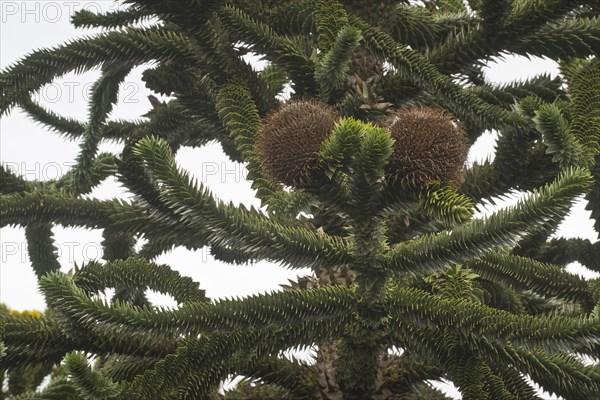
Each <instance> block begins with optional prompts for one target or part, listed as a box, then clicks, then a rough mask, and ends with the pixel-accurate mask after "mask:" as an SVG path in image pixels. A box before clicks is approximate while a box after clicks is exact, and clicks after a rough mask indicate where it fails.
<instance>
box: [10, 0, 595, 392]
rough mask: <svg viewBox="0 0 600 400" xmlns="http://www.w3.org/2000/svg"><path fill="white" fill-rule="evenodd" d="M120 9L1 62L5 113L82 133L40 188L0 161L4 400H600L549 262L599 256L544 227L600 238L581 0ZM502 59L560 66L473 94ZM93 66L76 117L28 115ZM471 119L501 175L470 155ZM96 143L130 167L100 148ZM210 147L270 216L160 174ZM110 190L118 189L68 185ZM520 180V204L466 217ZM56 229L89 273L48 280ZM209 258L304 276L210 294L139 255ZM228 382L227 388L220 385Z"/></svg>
mask: <svg viewBox="0 0 600 400" xmlns="http://www.w3.org/2000/svg"><path fill="white" fill-rule="evenodd" d="M125 3H126V4H127V5H128V7H127V8H124V9H121V10H120V11H115V12H109V13H106V14H95V13H92V12H90V11H81V12H78V13H76V14H75V15H74V17H73V23H74V24H75V25H76V26H80V27H103V28H105V30H104V31H103V32H102V33H100V34H98V35H97V36H94V37H86V38H82V39H77V40H74V41H72V42H69V43H67V44H65V45H62V46H58V47H55V48H52V49H44V50H39V51H35V52H33V53H31V54H30V55H29V56H26V57H25V58H23V59H22V60H20V61H18V62H16V63H15V64H14V65H12V66H10V67H8V68H6V69H5V70H4V71H2V72H1V73H0V88H1V91H2V97H1V98H0V114H2V115H4V114H6V113H8V112H10V111H11V110H12V109H13V108H14V107H19V108H20V109H22V110H23V111H24V112H25V113H27V114H28V115H29V116H30V117H31V118H32V119H33V120H34V121H36V122H38V123H41V124H43V125H45V126H47V127H48V129H49V130H52V131H54V132H56V133H58V134H60V135H64V136H66V137H67V138H71V139H77V140H80V153H79V155H78V156H77V159H76V163H75V165H74V167H73V168H72V169H71V170H70V171H68V172H67V173H66V174H65V175H64V176H63V177H61V178H59V179H56V180H50V181H43V182H42V181H28V180H26V179H24V178H23V177H21V176H18V175H17V174H16V173H14V171H11V170H9V169H8V168H7V167H5V166H3V167H2V169H0V225H1V226H11V225H17V226H21V227H23V228H25V234H26V238H27V242H28V250H29V257H30V261H31V264H32V267H33V269H34V271H35V273H36V275H37V277H38V279H39V285H40V290H41V291H42V293H43V294H44V296H45V298H46V302H47V306H48V309H47V310H46V311H45V312H44V313H30V312H23V313H19V312H15V311H10V310H8V309H7V308H6V307H2V308H0V374H1V375H0V376H1V377H2V383H3V386H2V389H1V390H0V398H5V399H12V400H18V399H48V400H53V399H90V400H91V399H128V400H129V399H134V400H137V399H139V400H142V399H144V400H146V399H172V400H175V399H239V398H244V399H311V398H314V399H342V398H343V399H378V400H379V399H381V400H383V399H404V400H417V399H428V400H430V399H438V398H439V399H445V398H447V397H445V396H444V395H443V394H441V393H440V392H439V391H437V390H436V389H434V388H432V387H431V386H430V381H431V380H439V379H442V378H443V379H448V380H450V381H452V382H453V383H454V384H455V385H456V386H457V387H458V389H459V390H460V392H461V393H462V396H463V398H464V399H473V400H484V399H519V400H520V399H541V397H540V395H539V394H536V390H535V389H534V387H533V386H532V384H531V381H530V380H532V381H533V382H535V383H537V384H539V385H540V386H541V387H542V388H543V389H544V390H546V391H548V392H551V393H556V394H558V395H560V396H562V397H563V398H565V399H569V400H571V399H577V400H579V399H596V398H600V367H599V365H598V359H599V358H600V319H599V318H600V316H599V314H598V313H599V312H600V308H599V307H600V306H599V304H598V302H599V301H600V281H599V280H598V279H585V278H583V277H581V276H578V275H575V274H572V273H570V272H568V270H567V269H566V268H565V267H566V266H567V264H569V263H571V262H573V261H579V262H581V263H582V264H583V265H584V266H586V267H588V268H589V269H591V270H593V271H596V272H598V271H600V262H599V261H598V260H600V244H599V243H598V242H591V241H589V240H583V239H579V238H556V237H553V234H554V232H555V231H556V229H557V227H558V226H559V224H560V223H561V222H562V221H563V220H564V219H565V217H566V216H567V215H568V214H569V211H570V210H571V209H572V206H573V204H574V202H575V201H577V200H578V199H581V198H582V197H584V198H585V201H587V208H588V209H589V210H591V212H592V219H594V222H595V227H596V230H598V229H599V227H600V166H599V164H598V163H597V161H598V160H599V159H600V155H599V150H600V143H599V140H600V64H599V62H598V60H597V58H596V57H597V55H598V51H599V47H598V45H599V43H600V39H599V37H600V32H599V30H598V27H599V26H600V24H598V20H599V18H600V8H599V7H598V6H597V2H596V1H591V0H589V1H586V0H577V1H571V0H568V1H567V0H514V1H510V0H504V1H491V0H473V1H468V2H467V3H468V7H467V6H466V5H465V4H466V3H465V2H463V1H458V0H429V1H425V2H423V4H422V5H415V4H411V3H413V2H408V1H400V0H398V1H392V0H381V1H376V2H367V1H363V2H361V1H350V0H343V1H325V0H292V1H288V2H275V1H271V0H261V1H247V0H233V1H228V2H221V1H207V0H193V1H192V0H190V1H185V2H184V1H178V2H175V1H156V0H127V1H125ZM142 21H144V22H146V23H147V24H146V25H145V27H140V26H139V24H138V23H139V22H142ZM248 52H254V53H256V54H257V55H259V56H261V57H262V58H263V59H264V60H266V62H267V65H266V66H265V67H264V69H262V70H260V71H257V70H255V69H254V68H253V67H252V65H250V64H249V63H248V62H247V60H246V59H245V58H244V55H245V54H246V53H248ZM503 54H523V55H543V56H547V57H549V58H552V59H555V60H557V61H559V62H560V75H559V76H556V77H554V78H552V77H550V76H548V75H540V76H537V77H534V78H531V79H529V80H526V81H516V82H513V83H508V84H506V85H502V86H497V85H493V84H490V83H488V82H486V79H485V77H484V75H483V73H482V67H483V66H484V65H485V64H486V62H487V61H489V60H490V59H491V58H492V57H496V56H499V55H503ZM149 61H153V62H155V65H153V67H152V68H149V69H147V70H146V71H145V72H144V74H143V80H144V82H145V83H146V86H147V87H148V88H149V89H150V90H152V91H154V92H155V93H156V94H157V95H165V96H170V100H168V101H167V102H160V101H158V102H155V104H154V108H153V109H152V110H151V111H149V112H148V113H147V114H146V115H145V116H144V119H140V120H131V121H113V120H110V118H109V115H110V113H111V111H112V109H113V107H114V105H115V103H116V101H117V98H118V92H119V88H120V84H121V82H122V81H123V79H125V77H126V76H127V75H128V73H129V71H131V69H132V68H134V67H136V66H138V65H140V64H143V63H146V62H149ZM94 68H100V69H101V71H102V75H101V77H100V79H99V80H98V81H97V82H96V84H95V85H94V86H93V88H92V91H91V98H90V100H91V101H90V104H89V118H88V121H85V122H82V121H77V120H74V119H71V118H70V117H69V116H61V115H57V114H56V113H54V112H53V111H51V110H47V109H45V108H44V107H42V106H41V105H40V104H37V103H36V102H35V101H33V100H32V99H31V95H32V93H33V92H34V91H36V90H38V89H39V88H41V87H42V86H43V85H45V84H48V83H50V82H52V81H53V80H54V79H56V78H59V77H61V76H62V75H64V74H66V73H69V72H72V71H75V72H84V71H88V70H91V69H94ZM286 87H290V88H291V89H292V94H291V96H290V97H291V98H289V99H288V98H287V97H286V95H285V94H284V88H286ZM298 105H305V106H306V105H310V107H305V108H302V106H300V107H299V108H298V107H297V106H298ZM286 107H287V108H286ZM290 107H291V108H290ZM294 107H296V108H298V110H300V111H299V112H296V111H298V110H296V111H295V113H294V115H293V118H288V119H285V118H279V119H278V120H277V124H275V123H274V121H275V119H276V116H277V115H279V117H281V115H282V110H289V109H294ZM303 110H304V111H303ZM306 110H309V111H306ZM310 110H317V111H319V110H321V111H320V112H310ZM407 110H408V111H407ZM410 110H413V111H414V110H421V111H422V110H428V111H427V112H424V111H423V112H420V113H421V114H422V115H421V114H419V115H421V117H422V118H421V117H420V118H417V119H415V118H413V119H411V120H410V121H409V118H408V115H409V114H410V113H411V112H412V111H410ZM278 112H279V113H280V114H277V113H278ZM308 112H310V115H306V114H307V113H308ZM323 115H326V116H327V118H325V119H324V118H322V116H323ZM434 117H435V118H437V125H436V124H435V121H434V120H433V119H435V118H434ZM390 121H393V124H394V127H393V129H392V127H391V126H390ZM440 121H441V122H440ZM275 125H276V126H275ZM434 125H435V126H434ZM323 127H325V128H323ZM388 129H389V130H388ZM487 129H494V130H496V131H497V132H498V139H497V143H496V154H495V158H494V160H493V161H485V162H483V163H480V164H473V165H470V166H469V165H465V163H464V161H465V156H466V150H467V147H468V146H470V145H472V144H473V143H474V142H475V140H476V139H477V138H478V137H479V136H480V135H481V134H482V133H483V132H484V131H485V130H487ZM315 131H318V132H317V133H318V134H315ZM399 132H400V133H401V134H399ZM269 135H270V136H269ZM432 138H433V139H432ZM467 138H468V141H469V142H468V143H467V142H466V141H467ZM105 139H109V140H118V141H119V143H122V144H123V149H122V151H121V152H120V153H119V154H118V155H113V154H108V153H98V145H99V143H100V142H101V141H102V140H105ZM434 139H435V140H434ZM428 140H429V141H431V140H434V142H435V146H437V147H435V146H432V145H429V144H428V143H429V142H428ZM210 141H218V142H220V143H221V144H222V147H223V150H224V151H225V153H226V154H227V155H228V156H229V157H230V158H231V160H232V162H243V163H245V165H246V167H247V169H248V179H249V180H250V181H251V182H252V187H253V189H255V190H256V195H257V197H258V198H259V199H260V201H261V204H262V206H263V208H262V209H255V208H245V207H242V206H235V205H233V204H226V203H223V202H222V201H220V200H219V199H217V198H215V196H213V195H212V193H211V192H210V190H209V188H207V187H205V186H204V185H203V184H202V183H200V182H198V181H197V180H196V179H194V178H193V177H192V176H191V175H190V174H189V173H187V172H186V171H184V170H183V169H181V168H180V167H179V166H178V165H177V163H176V161H175V155H176V153H177V151H178V150H179V149H181V148H182V147H186V146H187V147H200V146H203V145H205V144H206V143H208V142H210ZM273 143H275V144H277V145H278V146H279V147H277V149H275V148H274V145H273ZM300 144H301V145H300ZM307 144H308V145H307ZM453 146H454V147H453ZM268 150H270V152H269V151H268ZM409 150H410V151H409ZM407 154H408V155H407ZM267 155H268V157H269V158H268V159H267ZM289 159H292V160H294V166H293V168H290V167H289V163H288V164H286V163H287V162H288V161H287V160H289ZM305 162H306V165H305V164H304V163H305ZM266 166H267V167H268V168H266ZM407 166H408V167H410V168H409V169H407V168H408V167H407ZM403 168H404V169H403ZM273 171H276V172H277V173H273ZM290 171H291V172H290ZM296 172H297V174H296V175H298V174H300V175H302V174H304V175H302V176H301V177H302V179H300V180H294V179H292V178H294V177H295V176H296V175H294V173H296ZM288 173H291V175H294V176H292V177H291V178H289V179H288V175H287V174H288ZM108 177H116V179H117V180H118V181H119V182H120V183H122V184H123V185H124V186H125V187H126V188H127V189H128V190H129V191H130V192H131V193H132V195H133V198H132V199H131V200H129V201H121V200H104V201H100V200H95V199H92V198H90V197H89V196H83V195H85V194H89V193H90V192H91V190H92V189H94V188H95V187H97V186H98V185H99V184H100V183H101V182H103V181H104V180H105V179H106V178H108ZM415 177H417V178H418V179H417V178H415ZM403 182H404V184H403ZM284 184H287V185H289V186H288V187H285V186H283V185H284ZM514 191H521V192H527V193H526V194H525V196H524V197H523V198H522V199H521V200H520V201H519V202H518V203H517V204H516V205H514V206H512V207H508V208H504V209H500V210H497V211H496V212H494V213H493V214H491V215H489V216H487V217H477V218H476V217H474V216H475V211H476V210H478V209H479V208H480V207H481V206H482V205H484V204H485V202H492V203H493V202H494V201H495V200H496V199H498V198H499V197H503V196H507V195H509V194H511V193H513V192H514ZM57 224H59V225H62V226H67V227H83V228H92V229H100V230H102V232H103V241H102V243H101V244H102V248H103V254H102V259H103V260H95V261H89V262H87V263H85V264H84V265H75V266H73V268H72V269H71V271H70V272H69V273H67V274H65V273H63V272H60V263H59V258H58V255H57V254H56V253H57V252H56V246H55V244H54V238H53V228H54V227H55V226H56V225H57ZM139 238H144V239H146V243H145V244H144V245H143V246H142V247H141V248H140V249H137V250H136V248H135V246H134V244H135V241H136V239H139ZM205 246H206V247H207V248H209V249H210V252H211V254H212V255H213V256H214V257H215V258H216V259H218V260H221V261H226V262H230V263H238V264H243V263H252V262H256V261H259V260H270V261H274V262H278V263H280V264H281V265H282V266H285V267H289V268H295V269H300V268H304V267H308V268H310V269H311V270H312V274H311V275H308V276H302V277H299V279H298V282H292V284H291V285H287V286H285V288H286V289H287V290H283V291H278V292H271V293H265V294H260V295H254V296H249V297H245V298H241V299H231V300H219V301H215V300H213V299H210V298H208V297H207V296H206V292H205V290H204V289H203V288H202V287H201V283H197V282H194V281H193V280H192V279H190V278H189V277H186V276H182V275H181V274H179V273H177V272H175V270H173V269H172V268H171V267H170V266H168V265H164V264H157V263H155V262H154V259H155V258H156V257H157V256H159V255H161V254H163V253H164V252H166V251H169V250H171V249H173V248H174V247H185V248H188V249H200V248H203V247H205ZM109 289H115V295H114V297H113V298H112V299H111V300H110V301H107V300H104V297H103V294H104V293H106V291H107V290H109ZM147 290H153V291H157V292H160V293H163V294H166V295H170V296H171V297H172V298H173V299H174V300H175V301H176V303H177V306H175V307H173V308H163V307H156V306H154V305H153V304H151V303H150V301H149V300H148V299H147V298H146V296H145V294H146V291H147ZM291 348H296V349H311V350H312V352H313V353H314V355H315V357H314V360H313V361H312V362H306V361H302V360H297V359H295V358H293V357H289V356H287V355H286V354H285V351H286V350H289V349H291ZM581 356H587V357H590V358H591V360H592V361H591V363H584V362H582V361H581V360H580V357H581ZM47 376H48V377H49V383H47V385H45V386H44V385H41V382H42V381H43V379H44V378H45V377H47ZM231 376H243V377H244V380H243V381H242V382H241V383H240V384H239V385H238V386H237V387H236V388H233V389H231V390H226V391H225V392H224V393H221V392H219V391H218V389H219V386H220V384H221V383H222V382H223V380H225V379H226V378H228V377H231Z"/></svg>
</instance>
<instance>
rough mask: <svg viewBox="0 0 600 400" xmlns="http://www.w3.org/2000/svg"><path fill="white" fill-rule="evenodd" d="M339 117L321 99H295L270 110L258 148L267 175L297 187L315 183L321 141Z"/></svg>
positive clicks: (257, 141)
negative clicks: (272, 110)
mask: <svg viewBox="0 0 600 400" xmlns="http://www.w3.org/2000/svg"><path fill="white" fill-rule="evenodd" d="M337 120H338V115H337V114H336V113H335V111H334V110H333V109H332V108H331V107H329V106H327V105H325V104H324V103H321V102H319V101H317V100H312V99H303V100H294V101H290V102H288V103H285V104H283V105H281V106H280V107H279V108H278V109H276V110H275V111H274V112H272V113H271V114H269V115H268V116H267V117H266V119H265V121H264V122H263V125H262V128H261V129H260V130H259V132H258V134H257V136H256V144H255V151H256V154H257V156H258V159H259V160H260V168H261V171H262V173H263V175H264V176H266V177H267V178H269V179H271V180H273V181H276V182H280V183H283V184H284V185H287V186H292V187H296V188H303V187H307V186H309V185H310V184H312V183H313V180H314V178H315V174H316V172H317V170H318V167H319V150H320V148H321V143H323V141H324V140H325V139H327V138H328V137H329V135H331V131H332V130H333V127H334V125H335V123H336V121H337Z"/></svg>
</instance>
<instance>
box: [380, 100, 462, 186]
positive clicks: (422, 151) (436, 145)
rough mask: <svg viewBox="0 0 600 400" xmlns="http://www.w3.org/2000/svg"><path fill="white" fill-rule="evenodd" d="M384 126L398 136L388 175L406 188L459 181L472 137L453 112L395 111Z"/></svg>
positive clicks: (389, 179) (424, 108)
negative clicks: (431, 182)
mask: <svg viewBox="0 0 600 400" xmlns="http://www.w3.org/2000/svg"><path fill="white" fill-rule="evenodd" d="M384 127H385V128H386V129H387V130H388V131H389V132H390V135H391V137H392V139H394V140H395V143H394V148H393V152H392V156H391V157H390V159H389V162H388V164H387V167H386V172H385V175H386V179H387V180H388V181H389V182H392V183H399V184H400V185H402V187H403V188H405V189H406V188H420V187H423V186H425V185H426V184H427V182H429V181H442V182H453V183H460V181H461V180H462V179H463V171H464V165H465V162H466V160H467V155H468V152H469V140H468V138H467V136H466V134H465V131H464V128H463V127H462V125H461V124H460V123H459V122H458V121H456V119H455V118H454V117H453V116H452V114H450V113H448V112H446V111H444V110H440V109H437V108H432V107H425V106H413V107H409V108H403V109H400V110H398V111H396V112H395V113H394V114H393V115H391V116H390V117H389V118H388V119H387V120H386V121H385V122H384Z"/></svg>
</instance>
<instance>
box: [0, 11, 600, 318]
mask: <svg viewBox="0 0 600 400" xmlns="http://www.w3.org/2000/svg"><path fill="white" fill-rule="evenodd" d="M82 8H84V9H88V10H92V11H101V10H104V11H109V10H115V9H116V6H115V5H114V4H113V2H112V1H83V2H81V1H7V0H0V20H1V22H0V69H2V70H3V69H5V68H6V67H7V66H9V65H10V64H12V63H13V62H15V61H16V60H18V59H19V58H21V57H22V56H24V55H26V54H28V53H29V52H31V51H32V50H33V49H38V48H42V47H50V46H54V45H58V44H60V43H63V42H65V41H66V40H69V39H72V38H74V37H76V36H81V35H89V34H94V33H97V32H99V30H97V29H93V30H91V29H86V30H82V29H75V28H73V27H72V26H71V25H70V23H69V21H70V16H71V15H72V14H73V12H74V11H75V10H79V9H82ZM490 67H491V68H489V69H488V70H487V78H488V79H489V80H490V81H492V82H499V83H500V82H509V81H513V80H517V79H525V78H527V77H530V76H533V75H536V74H539V73H542V72H549V73H551V74H556V73H557V68H556V64H555V63H554V62H552V61H550V60H542V59H537V58H536V59H532V60H528V59H526V58H522V57H521V58H514V57H511V58H509V59H508V60H506V61H502V62H498V63H493V64H492V65H490ZM145 68H146V67H140V68H137V69H136V70H134V71H133V72H132V73H131V74H130V75H129V76H128V77H127V79H126V80H125V82H124V83H123V85H122V86H121V92H120V96H119V104H118V105H117V106H116V107H115V109H114V111H113V113H112V114H111V117H110V119H136V118H138V117H139V116H140V115H141V114H144V113H146V112H147V111H149V109H150V104H149V102H148V100H147V95H148V94H150V92H149V91H148V90H147V89H146V88H145V87H144V85H143V83H142V82H141V81H140V77H141V72H142V71H143V70H144V69H145ZM98 76H99V72H98V71H91V72H88V73H85V74H83V75H74V74H68V75H66V76H64V77H63V78H61V79H60V80H57V81H56V82H55V83H53V84H51V85H48V86H46V87H44V88H43V89H42V90H41V91H40V92H39V93H38V94H37V96H36V98H37V99H38V100H40V102H41V103H42V104H43V105H45V106H46V107H48V108H50V109H52V110H54V111H56V112H58V113H60V114H62V115H67V116H70V117H72V118H78V119H80V120H82V121H85V120H86V118H87V112H86V110H87V100H88V90H89V88H90V87H91V85H92V84H93V82H94V81H95V79H96V78H97V77H98ZM101 151H112V152H114V153H115V154H118V152H119V151H120V145H118V144H114V143H102V145H101ZM77 152H78V143H77V142H69V141H65V140H64V139H63V138H61V137H59V136H58V135H56V134H54V133H50V132H48V131H47V130H46V129H45V128H44V127H43V126H40V125H37V124H35V123H33V122H32V121H30V120H28V119H27V118H26V116H25V114H24V113H22V112H21V111H20V110H18V109H15V110H13V112H12V113H11V114H10V115H9V116H8V117H4V118H2V119H1V120H0V160H1V161H2V162H3V163H4V164H7V165H9V166H10V168H12V169H13V170H14V171H16V172H18V173H20V174H22V175H24V176H25V177H26V178H27V179H40V180H47V179H54V178H57V177H59V176H61V175H62V174H64V173H65V172H66V171H67V170H68V168H69V166H70V165H72V163H73V161H74V159H75V157H76V155H77ZM486 157H493V135H492V134H487V135H484V137H482V138H481V139H480V140H479V141H478V142H477V143H476V145H475V146H473V148H472V150H471V154H470V160H471V161H473V160H482V159H485V158H486ZM177 161H178V162H179V163H180V165H181V166H182V167H184V168H186V169H188V170H189V171H190V172H191V173H192V174H193V175H195V176H196V177H197V178H198V179H200V180H201V181H202V182H204V183H205V184H206V185H208V186H209V187H210V188H211V190H212V191H213V192H214V193H215V195H216V196H218V197H219V198H221V199H223V200H231V201H233V202H235V203H242V204H245V205H246V206H249V205H255V206H259V203H258V202H257V201H256V200H255V199H254V197H253V193H252V190H251V189H250V184H249V183H248V182H247V181H246V180H245V174H246V171H245V169H244V167H243V166H242V165H239V164H234V163H231V162H229V161H228V159H227V158H226V157H225V156H224V155H223V153H222V152H221V149H220V146H219V145H216V144H212V145H209V146H206V147H205V148H202V149H189V148H184V149H182V150H180V151H179V153H178V154H177ZM92 196H94V197H97V198H100V199H108V198H112V197H120V198H127V197H128V195H127V193H125V191H124V190H123V189H122V187H121V186H120V185H119V184H118V183H117V182H115V181H114V179H109V180H107V181H105V182H104V183H102V184H101V185H100V186H99V187H97V188H96V189H95V190H94V191H93V193H92ZM509 203H510V202H509ZM507 204H508V203H507ZM583 206H584V205H583V203H579V204H578V205H577V207H575V209H574V210H573V213H572V215H571V216H570V217H569V218H568V219H567V220H566V221H565V222H564V223H563V224H562V225H561V227H560V229H559V232H558V233H557V235H559V236H567V237H571V236H578V237H583V238H588V239H590V240H593V241H595V240H596V239H597V236H596V233H595V232H594V230H593V228H592V222H591V221H590V219H589V213H588V212H587V211H585V210H584V207H583ZM492 210H493V209H492V208H489V211H490V212H491V211H492ZM54 232H55V238H56V241H57V246H58V248H59V253H60V263H61V266H62V270H63V271H68V270H69V269H71V268H72V267H73V265H74V263H77V264H79V265H80V264H81V263H82V262H85V261H87V260H90V259H96V258H99V257H100V256H101V254H102V253H101V249H100V245H99V243H100V241H101V232H100V231H99V230H85V229H76V228H63V227H61V226H57V227H56V228H55V229H54ZM0 246H1V249H0V254H1V261H0V262H1V264H0V265H1V267H0V302H3V303H6V304H7V305H8V306H9V307H10V308H14V309H18V310H25V309H29V310H30V309H43V308H44V307H45V305H44V301H43V298H42V296H41V295H40V294H39V293H38V292H37V287H36V280H35V276H34V274H33V271H32V270H31V267H30V264H29V260H28V256H27V244H26V240H25V235H24V230H23V229H22V228H1V229H0ZM157 261H158V262H160V263H167V264H169V265H171V266H172V267H173V268H174V269H177V270H178V271H180V272H181V273H183V274H185V275H188V276H191V277H192V278H194V279H195V280H196V281H199V282H200V283H201V285H202V287H203V288H204V289H206V291H207V294H208V295H209V296H212V297H220V298H222V297H230V296H243V295H247V294H251V293H258V292H265V291H269V290H276V289H278V287H279V284H281V283H286V282H287V279H288V278H291V279H293V278H295V277H296V276H297V275H298V274H301V273H302V271H290V270H285V269H283V268H281V267H280V266H278V265H274V264H270V263H266V262H260V263H257V264H255V265H252V266H231V265H227V264H223V263H220V262H217V261H215V260H213V259H212V258H211V257H210V255H209V254H208V252H207V251H196V252H192V251H189V250H186V249H176V250H174V251H172V252H170V253H168V254H165V255H163V256H161V257H160V258H159V259H158V260H157ZM569 268H570V270H571V271H572V272H574V273H579V274H583V275H586V276H590V277H592V276H597V275H598V274H594V273H592V272H590V271H588V270H587V269H584V268H582V267H581V266H579V265H572V266H570V267H569ZM153 298H154V299H156V300H157V301H159V302H161V303H167V304H168V303H169V301H168V299H165V298H161V297H160V296H154V297H153Z"/></svg>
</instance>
